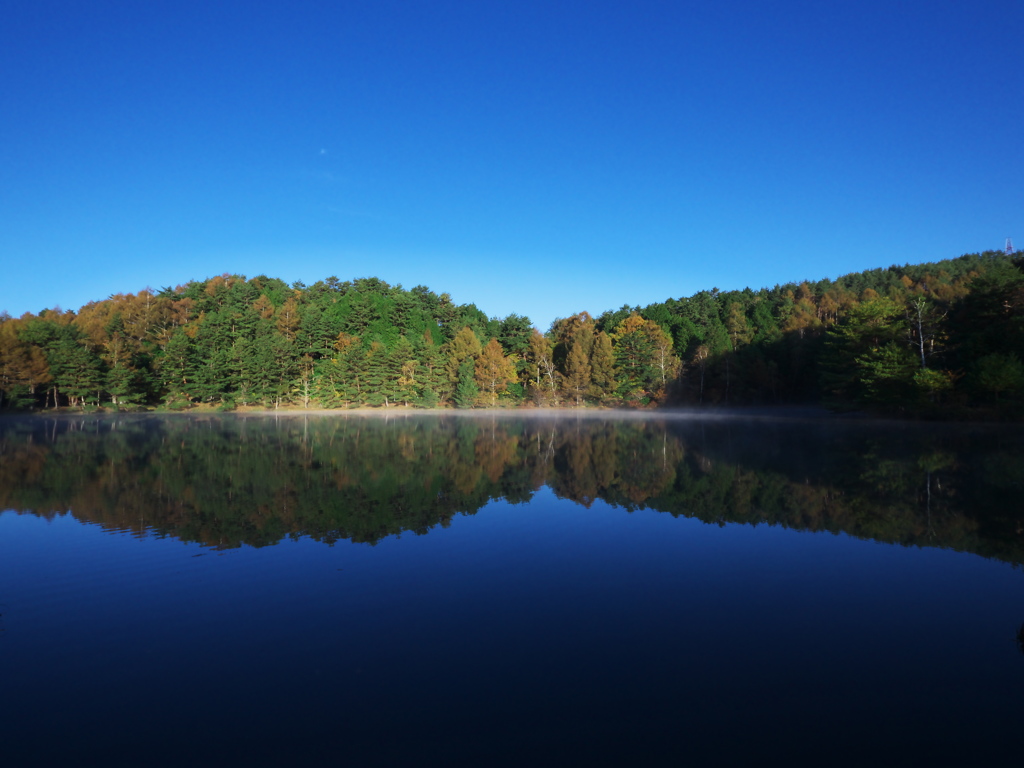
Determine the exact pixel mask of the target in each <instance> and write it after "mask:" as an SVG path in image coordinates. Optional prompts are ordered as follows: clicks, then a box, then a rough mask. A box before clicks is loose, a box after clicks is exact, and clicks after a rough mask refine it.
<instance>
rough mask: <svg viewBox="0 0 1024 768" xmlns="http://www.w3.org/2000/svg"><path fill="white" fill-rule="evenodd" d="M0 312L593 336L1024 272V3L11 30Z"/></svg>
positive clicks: (437, 1) (103, 20) (162, 6)
mask: <svg viewBox="0 0 1024 768" xmlns="http://www.w3.org/2000/svg"><path fill="white" fill-rule="evenodd" d="M0 6H2V10H3V24H2V25H0V72H2V73H3V75H2V76H0V310H7V311H8V312H9V313H10V314H12V315H20V314H22V313H23V312H26V311H32V312H38V311H39V310H41V309H43V308H45V307H52V306H55V305H59V306H60V307H62V308H64V309H77V308H78V307H80V306H81V305H82V304H84V303H86V302H87V301H90V300H98V299H103V298H106V297H107V296H108V295H110V294H113V293H121V292H135V291H138V290H140V289H142V288H144V287H146V286H152V287H153V288H157V289H158V288H160V287H163V286H167V285H177V284H180V283H184V282H187V281H188V280H192V279H203V278H206V277H211V276H213V275H216V274H220V273H223V272H237V273H242V274H245V275H247V276H249V277H252V276H255V275H258V274H268V275H270V276H274V277H281V278H283V279H284V280H286V281H288V282H293V281H296V280H302V281H304V282H306V283H312V282H315V281H316V280H319V279H322V278H325V277H328V276H331V275H336V276H337V277H339V278H341V279H342V280H347V279H352V278H356V277H367V276H377V277H380V278H382V279H384V280H387V281H388V282H391V283H401V284H402V285H403V286H405V287H406V288H411V287H413V286H415V285H418V284H424V285H427V286H429V287H430V288H431V289H433V290H435V291H437V292H439V293H441V292H449V293H451V295H452V298H453V299H454V300H455V301H457V302H460V303H465V302H475V303H476V304H477V305H478V306H479V307H480V309H482V310H483V311H484V312H486V313H487V314H488V315H491V316H505V315H507V314H509V313H512V312H515V313H518V314H526V315H528V316H529V317H530V318H531V319H532V320H533V321H534V322H535V323H536V324H537V325H538V326H539V327H541V328H542V329H546V328H547V327H548V325H549V324H550V322H551V320H552V319H554V318H555V317H559V316H565V315H569V314H571V313H573V312H577V311H581V310H587V311H589V312H591V313H592V314H599V313H600V312H602V311H603V310H606V309H614V308H617V307H619V306H621V305H623V304H630V305H635V304H640V305H645V304H648V303H650V302H654V301H662V300H664V299H666V298H668V297H676V298H678V297H680V296H688V295H690V294H692V293H694V292H696V291H698V290H701V289H704V288H711V287H718V288H721V289H734V288H742V287H745V286H751V287H754V288H757V287H762V286H771V285H774V284H776V283H784V282H788V281H791V280H801V279H804V278H808V279H818V278H822V277H837V276H839V275H841V274H845V273H848V272H853V271H858V270H861V269H867V268H872V267H879V266H888V265H889V264H893V263H899V264H902V263H906V262H919V261H930V260H937V259H942V258H948V257H953V256H958V255H960V254H962V253H966V252H974V251H980V250H985V249H989V248H1001V247H1002V246H1003V243H1004V240H1005V238H1006V237H1007V236H1014V235H1016V237H1017V239H1018V240H1019V241H1020V245H1024V187H1022V185H1021V180H1022V178H1024V173H1022V171H1024V152H1022V151H1021V150H1022V140H1021V137H1022V136H1024V119H1022V118H1024V63H1022V60H1021V59H1022V57H1021V40H1024V3H1022V2H1020V0H1008V1H1006V2H1000V1H998V0H994V1H993V2H982V3H976V4H968V3H965V2H945V1H944V0H928V1H927V2H914V1H910V2H896V1H895V0H889V1H888V2H874V1H873V0H859V1H858V2H845V1H843V0H837V1H836V2H820V1H814V2H788V1H785V0H783V1H781V2H773V3H769V2H730V1H729V0H724V1H720V2H713V3H712V2H692V3H691V2H682V1H681V0H677V2H651V1H647V0H634V1H633V2H630V3H624V2H602V1H600V0H588V1H587V2H553V1H552V0H549V1H548V2H532V1H530V0H517V2H487V1H486V0H476V1H475V2H443V1H441V0H432V1H431V2H415V1H409V2H391V1H389V0H374V1H372V2H361V1H360V2H351V1H349V2H344V1H340V0H339V1H337V2H301V1H297V0H292V1H291V2H288V3H283V2H281V3H277V2H261V3H249V2H215V0H205V2H191V0H174V2H160V1H159V0H147V2H144V3H141V2H103V1H102V0H90V1H89V2H79V1H78V0H61V1H60V2H51V0H34V1H33V2H31V3H28V2H16V1H15V0H2V1H0Z"/></svg>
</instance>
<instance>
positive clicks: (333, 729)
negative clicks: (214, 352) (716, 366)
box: [0, 412, 1024, 766]
mask: <svg viewBox="0 0 1024 768" xmlns="http://www.w3.org/2000/svg"><path fill="white" fill-rule="evenodd" d="M1022 495H1024V437H1022V430H1021V429H1020V427H1019V425H1018V426H1013V427H1007V426H999V425H988V426H964V425H920V424H906V423H891V422H847V421H843V420H837V419H820V420H800V419H781V418H758V419H755V418H740V417H728V416H722V417H712V416H694V415H690V414H672V413H664V414H661V413H659V414H656V415H649V414H625V415H621V416H618V415H614V414H609V413H601V414H595V413H582V414H579V415H575V414H572V413H569V414H566V415H563V416H554V415H551V414H546V413H542V412H537V413H530V412H526V413H525V415H524V414H522V413H513V414H507V415H506V414H501V415H494V414H483V415H475V416H474V415H465V414H451V413H446V414H437V413H424V414H415V413H406V412H399V413H397V415H393V416H388V417H382V416H365V415H357V414H344V413H340V414H334V415H329V416H309V415H307V416H304V415H301V414H299V415H287V416H280V417H275V416H273V415H266V416H245V415H233V414H224V415H217V416H213V415H205V416H197V415H194V414H183V415H167V416H155V415H133V416H105V417H95V416H81V417H60V418H46V417H32V418H18V417H7V418H4V419H0V510H5V511H3V512H2V513H0V614H2V615H0V679H2V680H3V689H2V690H3V697H2V701H0V722H3V723H4V731H3V738H2V741H0V755H2V759H3V762H4V764H5V765H12V766H15V765H17V766H21V765H26V766H27V765H83V764H97V765H132V766H138V765H147V766H151V765H189V766H200V765H281V764H285V763H290V764H300V765H326V764H345V765H359V766H364V765H366V766H376V765H380V766H395V765H452V764H467V765H534V764H543V765H563V764H577V765H595V764H600V765H605V764H607V765H624V764H627V763H630V764H639V765H657V764H673V765H675V764H680V763H683V762H695V763H697V764H706V763H735V764H744V763H750V762H753V761H754V760H765V759H771V760H773V761H782V762H784V763H788V764H799V765H838V764H851V765H863V764H867V763H870V764H875V765H879V764H881V765H888V764H892V765H897V764H899V765H905V764H927V763H933V764H935V763H940V764H987V765H994V764H1013V765H1016V764H1017V762H1018V760H1019V757H1018V755H1019V752H1020V748H1019V737H1018V733H1019V731H1018V729H1019V727H1020V723H1021V718H1022V715H1024V705H1022V702H1021V698H1022V693H1024V654H1022V652H1021V646H1020V643H1019V642H1018V632H1019V631H1020V630H1021V628H1022V623H1024V572H1022V570H1021V567H1020V566H1021V563H1024V504H1022V503H1021V499H1022Z"/></svg>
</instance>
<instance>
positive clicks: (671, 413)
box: [0, 405, 1017, 427]
mask: <svg viewBox="0 0 1024 768" xmlns="http://www.w3.org/2000/svg"><path fill="white" fill-rule="evenodd" d="M19 417H20V418H28V419H31V420H36V419H40V420H43V419H54V420H60V421H64V420H74V421H78V420H81V419H85V418H101V419H107V418H111V417H127V418H151V417H160V418H165V417H170V418H186V419H208V418H211V417H217V418H229V419H233V418H234V419H237V418H242V419H248V418H252V419H266V418H270V417H273V418H275V419H295V418H298V417H302V418H309V417H315V418H339V417H343V418H350V417H352V418H362V419H382V420H385V421H388V420H392V419H403V420H404V419H409V418H415V419H420V418H455V419H467V418H469V419H480V418H491V419H493V418H506V419H512V418H516V419H527V420H535V419H569V418H573V419H575V420H583V419H586V420H593V419H615V420H623V421H651V420H661V421H676V422H682V421H756V422H790V423H797V422H803V423H817V424H833V425H877V424H890V425H894V426H910V425H915V426H919V427H920V426H929V427H937V426H960V427H969V426H974V427H1013V426H1015V425H1016V424H1017V422H1006V421H998V420H995V419H992V420H985V419H970V420H952V419H951V420H941V421H930V420H922V419H913V418H899V417H896V416H888V415H884V414H872V413H869V412H864V411H854V412H847V413H836V412H833V411H830V410H828V409H826V408H824V407H823V406H818V405H778V406H735V407H720V406H703V407H664V408H643V409H641V408H612V407H605V406H589V407H582V408H573V407H568V406H567V407H560V406H544V407H534V406H528V407H515V408H467V409H460V408H430V409H428V408H415V407H411V406H410V407H406V406H392V407H389V408H380V407H377V408H373V407H360V408H298V407H295V406H290V407H285V408H262V407H253V406H247V407H241V408H234V409H231V410H219V408H216V407H199V408H187V409H182V410H177V411H172V410H159V409H153V408H142V409H137V410H135V409H133V410H109V409H97V410H94V411H82V410H79V409H71V408H61V409H57V410H46V411H20V412H19V411H10V412H0V419H4V418H10V419H13V418H19Z"/></svg>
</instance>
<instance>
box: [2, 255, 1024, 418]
mask: <svg viewBox="0 0 1024 768" xmlns="http://www.w3.org/2000/svg"><path fill="white" fill-rule="evenodd" d="M1022 350H1024V271H1022V262H1021V261H1020V260H1014V259H1013V258H1012V257H1011V256H1008V255H1006V254H1003V253H1000V252H986V253H982V254H969V255H965V256H961V257H959V258H956V259H949V260H946V261H941V262H937V263H933V264H920V265H914V266H910V265H907V266H903V267H896V266H893V267H889V268H888V269H877V270H870V271H866V272H861V273H856V274H852V275H847V276H844V277H841V278H839V279H837V280H821V281H818V282H816V283H807V282H804V283H801V284H799V285H797V284H789V285H783V286H775V287H774V288H771V289H762V290H759V291H753V290H751V289H745V290H743V291H718V290H717V289H712V290H710V291H700V292H698V293H696V294H694V295H693V296H691V297H689V298H680V299H669V300H667V301H665V302H662V303H656V304H651V305H649V306H647V307H628V306H627V307H623V308H622V309H619V310H617V311H609V312H605V313H604V314H602V315H601V316H599V317H597V318H593V317H591V316H590V315H588V314H587V313H585V312H582V313H579V314H575V315H572V316H571V317H568V318H563V319H559V320H556V321H555V322H554V323H553V324H552V326H551V328H550V329H549V330H548V331H547V332H546V333H540V332H539V331H538V330H537V329H535V328H533V327H532V325H531V323H530V320H529V319H528V318H526V317H523V316H519V315H515V314H512V315H509V316H508V317H506V318H504V319H499V318H488V317H487V316H486V315H485V314H484V313H483V312H481V311H480V310H479V309H478V308H477V307H476V306H475V305H473V304H465V305H457V304H455V303H453V302H452V300H451V297H450V296H449V295H448V294H441V295H438V294H436V293H434V292H432V291H430V290H429V289H427V288H425V287H423V286H417V287H416V288H413V289H412V290H408V291H407V290H404V289H403V288H402V287H401V286H400V285H399V286H391V285H388V284H387V283H386V282H383V281H381V280H378V279H376V278H368V279H360V280H355V281H350V282H341V281H339V280H338V279H337V278H334V277H332V278H329V279H327V280H325V281H320V282H317V283H315V284H314V285H311V286H306V285H303V284H301V283H295V284H293V285H290V286H289V285H287V284H285V283H284V282H282V281H281V280H278V279H274V278H269V277H266V276H259V277H255V278H252V279H246V278H245V277H243V276H240V275H222V276H219V277H214V278H212V279H209V280H205V281H194V282H190V283H188V284H186V285H182V286H178V287H177V288H173V289H172V288H165V289H163V290H161V291H159V292H153V291H150V290H144V291H141V292H139V293H138V294H119V295H115V296H111V297H110V298H108V299H106V300H104V301H99V302H92V303H90V304H87V305H86V306H84V307H82V308H81V309H80V310H78V311H77V312H72V311H67V312H62V311H59V310H44V311H43V312H40V313H39V314H38V315H32V314H26V315H24V316H23V317H20V318H11V317H8V316H6V315H0V407H6V408H47V407H59V406H69V405H70V406H80V407H82V408H86V409H88V408H95V407H98V406H103V407H111V406H112V407H114V408H118V409H123V408H130V407H135V406H154V405H156V406H161V407H166V408H170V409H179V408H188V407H191V406H195V405H199V404H214V405H217V406H219V407H222V408H226V409H229V408H233V407H236V406H246V405H261V406H265V407H270V406H273V407H278V406H283V405H299V406H302V407H321V408H346V407H357V406H380V407H389V406H393V405H396V404H400V405H408V406H418V407H426V408H433V407H439V406H456V407H474V406H497V405H520V404H527V403H532V404H537V405H573V406H582V405H585V404H597V405H630V406H634V407H637V406H648V405H659V404H720V405H742V404H777V403H795V402H799V403H807V402H823V403H825V404H828V405H831V406H833V407H838V408H863V407H868V408H875V409H883V410H892V411H902V412H918V413H924V414H935V415H949V414H955V413H956V412H958V411H965V410H971V409H973V411H975V412H976V411H977V409H979V408H980V409H984V410H987V411H989V412H992V413H997V414H1002V415H1020V414H1021V413H1022V411H1024V362H1022V360H1021V354H1022Z"/></svg>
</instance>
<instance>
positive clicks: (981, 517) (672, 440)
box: [0, 414, 1024, 564]
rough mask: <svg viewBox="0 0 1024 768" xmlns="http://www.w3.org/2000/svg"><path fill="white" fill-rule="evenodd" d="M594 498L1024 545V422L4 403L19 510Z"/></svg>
mask: <svg viewBox="0 0 1024 768" xmlns="http://www.w3.org/2000/svg"><path fill="white" fill-rule="evenodd" d="M544 486H548V487H550V488H551V489H552V490H553V491H554V492H555V494H556V495H557V496H559V497H561V498H564V499H569V500H572V501H574V502H576V503H578V504H581V505H584V506H589V505H590V504H592V503H593V501H594V500H595V499H601V500H603V501H605V502H608V503H610V504H612V505H615V506H618V507H622V508H625V509H628V510H634V509H640V508H647V509H655V510H658V511H661V512H665V513H668V514H671V515H674V516H684V517H692V518H697V519H700V520H702V521H704V522H708V523H718V524H725V523H731V522H732V523H744V524H754V525H756V524H761V523H767V524H771V525H781V526H785V527H788V528H793V529H798V530H808V531H832V532H837V533H838V532H843V533H847V534H850V535H853V536H857V537H862V538H871V539H875V540H878V541H883V542H895V543H900V544H909V545H918V546H934V547H945V548H952V549H957V550H962V551H967V552H973V553H976V554H979V555H982V556H985V557H992V558H997V559H1001V560H1005V561H1008V562H1011V563H1014V564H1018V563H1021V562H1024V518H1022V516H1021V514H1020V512H1019V500H1020V498H1021V493H1022V491H1024V440H1022V438H1021V437H1020V436H1019V434H1018V431H1017V430H1009V429H1000V428H997V427H991V426H990V427H973V428H972V427H963V426H949V425H942V426H927V425H913V424H894V423H841V422H836V421H827V422H814V421H809V422H792V421H773V420H760V421H755V420H738V419H719V420H706V419H705V420H700V421H697V420H692V419H687V418H683V417H678V416H671V415H669V416H657V417H651V418H605V417H602V418H587V417H583V418H575V417H564V418H553V417H549V416H535V417H522V416H507V417H506V416H491V415H488V416H483V417H465V416H458V415H450V416H444V415H436V414H427V415H409V416H399V417H397V418H390V419H384V418H377V417H366V416H348V417H345V416H324V417H316V416H288V417H281V418H274V417H239V416H230V415H228V416H204V417H196V416H171V417H155V416H154V417H145V416H136V417H120V418H93V419H89V418H67V419H49V420H46V419H6V420H4V421H2V422H0V509H13V510H16V511H19V512H25V513H33V514H36V515H43V516H51V515H56V514H71V515H73V516H74V517H75V518H77V519H79V520H81V521H83V522H89V523H95V524H99V525H101V526H104V527H106V528H109V529H111V530H116V531H126V530H128V531H136V532H139V533H144V532H157V533H158V534H161V535H168V536H173V537H176V538H179V539H181V540H183V541H187V542H198V543H201V544H204V545H207V546H210V547H216V548H232V547H238V546H240V545H243V544H246V545H251V546H257V547H259V546H265V545H269V544H274V543H276V542H279V541H281V540H282V539H283V538H285V537H289V536H293V537H294V536H298V535H304V536H309V537H312V538H314V539H317V540H319V541H323V542H326V543H333V542H335V541H338V540H341V539H348V540H351V541H354V542H362V543H370V544H373V543H376V542H379V541H380V540H381V539H382V538H384V537H387V536H391V535H394V534H401V533H404V532H413V533H417V534H423V533H426V532H427V531H429V530H430V529H431V528H433V527H435V526H447V525H448V524H449V523H450V521H451V519H452V517H453V516H454V515H457V514H474V513H476V512H477V511H478V510H479V509H480V508H481V507H482V506H483V505H485V504H486V503H487V502H488V501H490V500H494V499H499V498H503V499H505V500H507V501H509V502H512V503H520V502H525V501H529V500H530V499H531V497H532V496H533V495H534V494H535V493H536V492H537V491H538V490H539V489H541V488H542V487H544Z"/></svg>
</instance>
